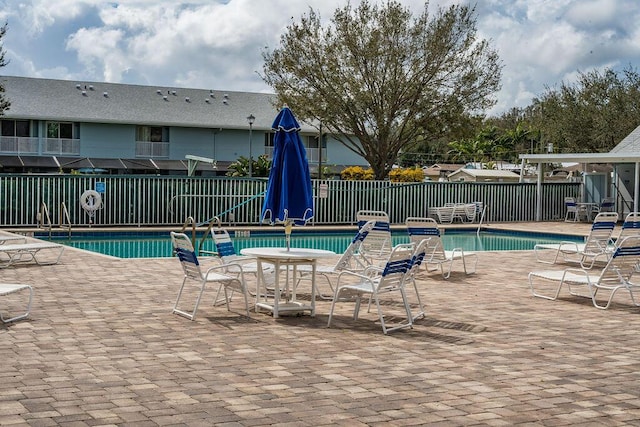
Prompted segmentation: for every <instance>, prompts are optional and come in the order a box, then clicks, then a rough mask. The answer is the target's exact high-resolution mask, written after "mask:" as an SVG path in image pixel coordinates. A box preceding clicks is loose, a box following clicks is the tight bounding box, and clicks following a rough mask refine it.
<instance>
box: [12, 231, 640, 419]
mask: <svg viewBox="0 0 640 427" xmlns="http://www.w3.org/2000/svg"><path fill="white" fill-rule="evenodd" d="M513 227H521V228H523V229H526V228H529V229H531V228H536V229H542V228H544V229H546V230H548V231H551V230H552V229H553V228H557V229H561V230H565V231H566V230H567V227H571V228H572V229H574V230H577V231H579V232H580V233H586V232H587V231H588V225H583V224H576V225H574V224H569V225H567V224H565V223H553V224H521V225H513ZM549 267H550V266H547V265H544V264H539V263H536V261H535V258H534V255H533V252H531V251H524V252H483V253H480V262H479V265H478V272H477V274H475V275H469V276H465V275H464V273H461V272H460V269H458V270H457V271H458V272H457V273H454V274H453V275H452V277H451V279H449V280H444V279H442V277H441V276H440V275H439V274H428V275H424V276H422V278H421V280H420V286H421V289H422V291H421V295H422V299H423V302H424V303H425V304H426V311H427V318H426V319H423V320H419V321H418V322H417V323H416V324H415V326H414V328H413V330H401V331H396V332H392V333H390V335H388V336H384V335H383V334H382V331H381V328H380V325H379V323H378V322H377V316H376V315H375V313H373V312H372V313H366V311H365V310H363V312H362V313H361V317H360V319H359V320H357V321H353V320H352V319H351V317H350V316H351V310H352V309H353V305H352V304H349V303H338V304H337V310H338V314H337V317H335V324H334V325H333V326H332V328H330V329H328V328H327V327H326V322H327V315H328V311H329V303H328V302H326V301H319V302H318V315H317V316H316V317H315V318H311V317H309V316H308V315H305V316H303V317H283V318H280V319H273V318H272V317H270V316H269V315H267V314H264V313H258V314H256V313H252V315H251V318H250V319H247V318H245V317H243V316H241V315H240V314H239V313H240V312H241V309H242V304H241V300H240V299H239V298H237V299H234V302H233V304H232V306H233V307H232V308H233V310H234V312H231V313H229V312H227V311H226V309H225V308H224V307H213V306H212V305H211V302H212V299H213V296H214V293H213V292H212V291H211V290H210V291H209V292H208V293H205V300H204V301H203V303H202V304H201V306H200V310H201V311H200V312H199V313H198V318H197V319H196V321H194V322H191V321H189V320H187V319H185V318H182V317H179V316H176V315H173V314H171V306H172V304H173V301H174V299H175V296H176V293H177V289H178V285H179V282H180V279H181V272H180V270H179V266H178V262H177V261H176V260H175V259H144V260H117V259H113V258H108V257H103V256H98V255H92V254H89V253H87V252H81V251H77V250H72V249H68V250H66V251H65V254H64V255H63V258H62V261H61V263H60V264H58V265H54V266H34V265H29V266H27V265H21V266H16V267H10V268H6V269H3V270H0V274H1V275H2V279H1V281H2V282H5V283H16V282H17V283H28V284H31V285H33V286H34V288H35V300H34V306H33V311H32V315H31V317H30V319H28V320H25V321H20V322H16V323H15V324H8V325H0V344H1V345H0V360H1V368H0V425H32V426H50V425H63V426H97V425H132V426H133V425H135V426H156V425H163V426H166V425H193V426H198V425H202V426H210V425H222V426H225V425H229V426H263V425H289V426H307V425H308V426H322V425H347V426H365V425H366V426H376V425H397V426H406V425H447V426H449V425H465V426H466V425H492V426H497V425H549V426H558V425H608V426H613V425H640V339H639V338H638V331H640V308H636V307H633V306H632V305H631V302H630V299H629V297H628V295H627V294H625V293H622V292H621V293H619V295H617V296H616V297H615V299H614V303H613V305H612V307H611V308H610V309H608V310H606V311H603V310H598V309H596V308H594V307H593V306H592V305H591V302H590V300H587V299H581V298H576V297H571V296H568V295H567V294H566V293H565V294H563V298H562V299H561V300H559V301H546V300H543V299H538V298H533V297H532V296H531V293H530V291H529V288H528V284H527V273H528V272H529V271H530V270H532V269H541V268H549ZM561 267H562V266H551V268H561ZM14 297H15V298H18V296H16V295H12V298H11V299H8V302H9V304H10V305H12V306H13V304H15V303H17V302H18V301H16V300H15V299H14ZM3 301H4V300H0V303H3ZM385 309H388V310H390V312H391V313H394V312H397V313H400V306H399V305H398V304H395V302H389V303H388V304H385Z"/></svg>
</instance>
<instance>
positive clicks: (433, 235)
mask: <svg viewBox="0 0 640 427" xmlns="http://www.w3.org/2000/svg"><path fill="white" fill-rule="evenodd" d="M405 224H406V225H407V233H409V239H410V241H411V242H413V243H414V244H418V243H419V242H420V241H421V240H423V239H428V242H427V245H426V248H425V256H424V260H423V261H422V263H423V264H424V265H425V266H426V268H427V271H436V270H438V269H440V272H441V273H442V277H444V278H445V279H448V278H449V277H450V276H451V271H452V268H453V263H454V262H455V261H462V266H463V267H464V272H465V273H466V274H473V273H475V272H476V269H477V266H478V255H477V254H476V253H474V252H465V251H464V249H462V248H454V249H453V250H450V251H448V250H445V249H444V244H443V243H442V238H441V236H440V229H439V228H438V223H437V222H435V221H434V220H433V219H431V218H419V217H409V218H407V219H406V221H405ZM468 262H472V264H470V265H469V268H467V264H468Z"/></svg>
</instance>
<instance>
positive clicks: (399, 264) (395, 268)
mask: <svg viewBox="0 0 640 427" xmlns="http://www.w3.org/2000/svg"><path fill="white" fill-rule="evenodd" d="M410 263H411V259H409V258H407V259H400V260H397V261H389V262H388V263H387V265H385V266H384V270H383V271H382V275H383V276H386V275H388V274H392V273H406V272H407V269H408V268H409V264H410Z"/></svg>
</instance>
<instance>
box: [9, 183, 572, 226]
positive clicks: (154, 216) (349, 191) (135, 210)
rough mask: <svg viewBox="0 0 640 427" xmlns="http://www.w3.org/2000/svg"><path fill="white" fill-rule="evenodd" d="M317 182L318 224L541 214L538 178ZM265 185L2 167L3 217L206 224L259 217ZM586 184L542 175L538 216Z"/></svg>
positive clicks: (17, 221)
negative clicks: (359, 215)
mask: <svg viewBox="0 0 640 427" xmlns="http://www.w3.org/2000/svg"><path fill="white" fill-rule="evenodd" d="M312 182H313V188H314V217H313V220H312V224H313V225H354V224H355V223H356V218H355V216H356V212H358V211H359V210H375V211H384V212H387V213H388V214H389V219H390V221H391V223H392V224H403V223H404V221H405V219H406V218H408V217H410V216H417V217H424V216H427V214H428V210H429V207H434V206H445V204H447V203H473V201H477V200H479V201H483V202H485V203H486V201H488V200H494V201H495V200H499V201H500V203H497V204H496V203H493V204H492V206H491V209H489V210H486V211H485V215H484V219H483V220H482V221H483V223H486V222H487V221H493V222H511V221H514V222H515V221H519V222H522V221H536V219H537V212H536V207H537V184H536V183H526V182H524V183H475V182H417V183H396V182H389V181H346V180H345V181H343V180H333V179H328V180H313V181H312ZM266 185H267V180H266V179H261V178H235V177H187V176H148V175H145V176H127V175H12V174H0V224H2V226H3V227H34V226H36V225H38V226H40V225H43V226H46V225H49V222H47V218H46V217H45V215H44V214H45V213H46V212H44V213H43V212H41V215H40V216H39V217H37V215H34V212H39V211H40V204H41V203H45V204H46V206H48V207H52V206H61V204H62V203H64V204H65V206H66V207H67V213H68V216H67V214H65V218H64V223H65V225H66V224H71V225H72V226H73V227H82V226H89V225H93V226H96V227H100V226H120V227H143V226H165V227H180V226H181V225H182V224H183V222H184V219H185V218H187V217H192V218H194V219H196V225H198V224H201V225H202V226H205V225H206V224H208V223H209V221H208V220H207V219H208V218H214V217H216V216H217V217H219V218H220V219H221V220H222V221H223V223H224V224H229V225H234V226H242V225H253V226H256V225H260V213H261V209H262V202H263V199H264V193H265V190H266ZM96 188H99V189H100V194H101V197H102V206H101V209H99V210H97V211H96V212H95V216H94V217H93V218H89V217H87V215H85V213H84V211H83V209H82V206H81V201H80V200H79V199H78V197H77V196H76V195H77V194H82V193H83V192H84V191H87V189H96ZM580 188H581V184H580V183H574V182H569V183H566V182H562V183H543V184H542V186H541V200H542V205H541V206H542V216H541V218H540V219H541V220H543V221H550V220H560V219H562V218H564V211H565V207H564V197H567V196H573V195H574V194H578V193H579V192H580ZM94 191H95V190H94ZM55 214H57V212H56V213H55ZM36 217H37V218H36ZM90 221H92V223H91V222H90ZM476 221H477V220H476Z"/></svg>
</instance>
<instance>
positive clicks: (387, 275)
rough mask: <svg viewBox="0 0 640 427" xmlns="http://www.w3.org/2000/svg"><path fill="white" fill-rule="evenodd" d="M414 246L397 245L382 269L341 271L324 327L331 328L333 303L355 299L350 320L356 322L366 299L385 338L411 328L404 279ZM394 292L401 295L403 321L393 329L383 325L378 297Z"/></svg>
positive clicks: (411, 319) (382, 315)
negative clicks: (395, 331)
mask: <svg viewBox="0 0 640 427" xmlns="http://www.w3.org/2000/svg"><path fill="white" fill-rule="evenodd" d="M413 251H414V245H413V244H412V243H410V244H403V245H397V246H395V247H394V248H393V250H392V251H391V254H390V255H389V258H388V259H387V262H386V264H384V266H383V267H382V268H380V267H378V266H373V265H372V266H369V267H367V268H366V269H365V270H364V271H363V272H362V273H354V272H351V271H343V272H342V273H340V275H338V281H337V283H336V289H335V292H334V295H333V300H332V301H331V309H330V311H329V320H328V322H327V327H331V320H332V319H333V311H334V309H335V305H336V302H337V301H344V300H345V299H346V300H347V301H353V298H354V297H355V308H354V310H353V320H358V315H359V313H360V306H361V303H362V297H363V296H366V297H367V300H369V301H371V300H373V301H375V303H376V308H377V310H378V317H379V319H380V324H381V325H382V332H383V333H384V334H385V335H386V334H387V333H388V332H390V331H393V330H396V329H402V328H413V318H412V315H411V308H410V307H409V301H408V300H407V294H406V292H405V281H406V276H407V273H408V271H409V268H410V267H411V259H412V258H411V257H412V255H413ZM392 292H398V293H399V294H400V295H401V298H402V303H403V306H404V311H405V313H406V319H405V320H403V321H399V322H396V323H395V324H394V325H393V326H391V327H390V326H388V325H387V323H386V322H385V316H384V313H383V312H382V306H381V304H380V296H381V295H384V294H389V293H392Z"/></svg>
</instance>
